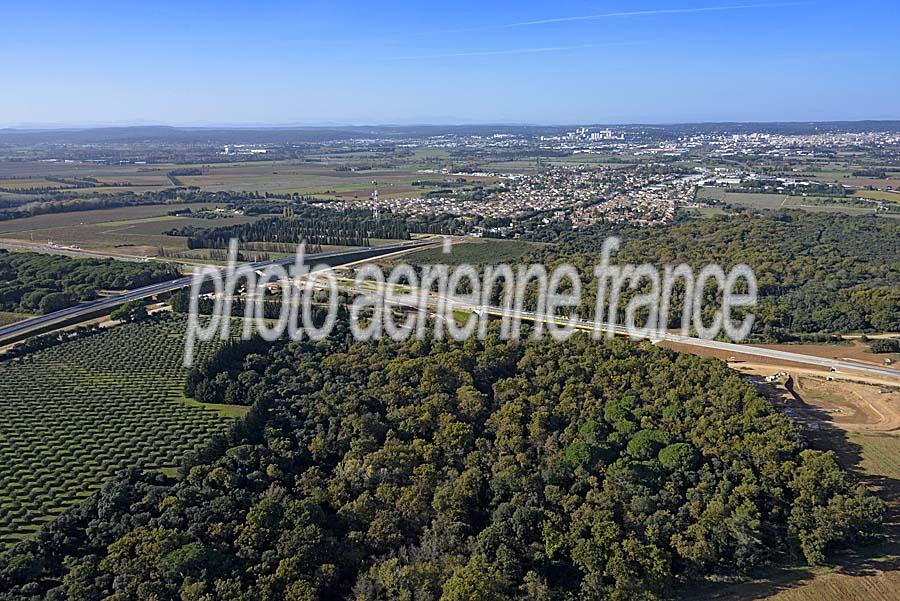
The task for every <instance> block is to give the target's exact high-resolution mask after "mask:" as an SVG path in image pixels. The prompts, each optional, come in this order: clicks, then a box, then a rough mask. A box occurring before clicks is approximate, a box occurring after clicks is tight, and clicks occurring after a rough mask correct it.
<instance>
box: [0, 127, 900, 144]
mask: <svg viewBox="0 0 900 601" xmlns="http://www.w3.org/2000/svg"><path fill="white" fill-rule="evenodd" d="M576 127H589V128H607V127H608V128H611V129H614V130H618V131H642V132H645V133H656V134H659V135H660V136H662V137H668V136H672V135H682V134H689V133H711V134H712V133H718V134H741V133H753V132H760V133H772V134H798V135H802V134H815V133H824V132H849V133H853V132H867V131H879V132H900V121H827V122H813V121H811V122H784V123H778V122H771V123H738V122H731V123H729V122H723V123H678V124H620V125H606V124H592V125H584V124H578V125H554V126H547V125H509V124H505V125H503V124H498V125H491V124H483V125H372V126H292V127H288V126H272V127H264V126H254V127H173V126H167V125H141V126H123V127H68V128H59V129H44V128H5V129H0V143H4V144H14V145H32V144H140V143H166V142H168V143H175V144H242V143H243V144H289V143H310V142H313V143H314V142H325V141H331V140H346V139H382V138H383V139H396V140H402V139H407V138H416V137H427V136H439V135H447V134H454V135H483V136H487V135H492V134H497V133H500V134H503V133H506V134H518V135H554V134H559V133H561V132H565V131H571V130H573V129H575V128H576Z"/></svg>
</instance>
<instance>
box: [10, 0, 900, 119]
mask: <svg viewBox="0 0 900 601" xmlns="http://www.w3.org/2000/svg"><path fill="white" fill-rule="evenodd" d="M51 4H52V6H51V7H50V8H49V9H48V7H47V6H46V5H28V4H16V5H11V6H9V7H6V10H5V16H6V17H7V22H9V23H15V24H16V26H15V27H10V28H8V31H7V32H5V34H4V36H3V37H2V38H0V61H2V62H0V64H2V65H3V67H4V73H5V75H6V79H7V81H10V82H15V85H14V86H10V90H11V91H10V92H8V93H7V94H5V95H3V96H2V97H0V124H2V125H3V126H10V125H17V126H20V127H21V126H29V125H31V126H34V125H44V126H46V125H52V126H83V125H86V124H102V125H104V126H105V125H112V124H114V125H119V126H127V125H134V124H172V125H176V126H219V127H221V126H223V125H239V126H246V125H251V126H259V125H261V124H266V125H276V126H277V125H284V124H293V125H300V124H303V125H311V126H315V125H324V126H334V125H358V124H365V125H374V124H384V125H400V124H416V125H418V124H426V123H427V124H435V123H438V124H447V125H450V124H465V125H470V124H575V123H602V124H623V123H646V124H667V123H698V122H794V121H796V122H810V121H856V120H890V119H900V112H898V111H900V108H898V107H900V82H898V80H897V78H895V77H890V76H889V72H890V70H889V69H886V68H885V66H886V65H891V64H894V65H896V64H900V42H898V41H897V36H896V27H897V25H898V18H897V11H896V6H895V5H894V4H893V3H891V2H888V1H886V0H860V1H859V2H856V3H854V4H853V7H852V10H850V9H848V8H847V5H846V4H845V3H842V2H837V1H835V0H824V1H816V0H812V1H808V2H807V1H800V2H797V1H793V2H792V1H786V2H754V1H753V0H743V1H741V0H732V1H731V2H727V1H723V0H682V1H680V2H679V3H678V4H673V3H671V2H664V1H662V0H644V1H641V2H625V1H622V0H617V1H607V2H583V1H577V2H576V1H574V0H563V1H561V2H557V3H554V4H553V5H552V6H548V5H546V4H545V3H539V2H534V1H528V2H519V3H508V2H504V3H492V4H484V3H476V2H472V1H469V0H464V1H462V2H458V3H453V4H452V5H441V6H431V5H428V6H421V5H417V4H412V3H397V4H394V5H392V6H389V7H383V6H374V5H368V4H365V3H361V2H352V3H349V4H347V5H345V6H343V7H342V8H341V10H337V9H336V8H335V7H334V6H333V5H332V4H329V3H325V2H318V1H315V2H307V3H303V4H301V5H298V4H296V3H287V2H280V1H275V2H264V3H261V4H255V5H253V6H252V7H250V6H238V5H225V6H223V5H221V4H219V3H211V2H200V3H192V4H191V5H190V6H183V5H181V4H177V5H176V4H174V3H166V2H162V3H154V4H152V5H133V6H132V5H122V4H120V3H111V2H105V1H101V2H97V3H95V4H94V5H92V8H91V10H82V8H81V7H77V6H73V5H70V4H66V3H51ZM875 88H877V92H878V93H877V94H875V93H871V92H872V90H873V89H875Z"/></svg>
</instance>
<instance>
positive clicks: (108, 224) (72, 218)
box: [0, 203, 258, 257]
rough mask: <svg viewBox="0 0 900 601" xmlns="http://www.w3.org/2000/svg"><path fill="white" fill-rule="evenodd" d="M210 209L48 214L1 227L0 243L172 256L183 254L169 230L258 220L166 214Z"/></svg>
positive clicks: (183, 241) (163, 207)
mask: <svg viewBox="0 0 900 601" xmlns="http://www.w3.org/2000/svg"><path fill="white" fill-rule="evenodd" d="M188 208H190V209H193V210H194V211H198V210H201V209H212V208H215V205H213V204H205V203H195V204H166V205H143V206H131V207H119V208H115V209H99V210H95V211H79V212H76V213H48V214H46V215H38V216H35V217H26V218H24V219H13V220H10V221H3V222H0V243H4V242H5V243H8V244H24V245H34V244H46V243H47V242H48V241H51V242H52V243H53V244H57V245H60V246H76V247H78V248H80V249H84V250H91V251H96V252H100V253H107V254H112V255H126V256H137V257H145V256H154V255H156V254H158V252H159V249H160V248H162V249H165V250H166V251H171V252H173V253H175V252H179V251H185V250H187V243H186V238H183V237H178V236H167V235H165V232H166V231H168V230H170V229H173V228H183V227H187V226H195V227H198V228H199V227H219V226H228V225H238V224H241V223H249V222H251V221H254V220H256V219H258V217H245V216H234V217H225V218H221V219H203V218H196V217H176V216H174V215H169V213H170V212H173V211H179V210H183V209H188Z"/></svg>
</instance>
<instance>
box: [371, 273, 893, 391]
mask: <svg viewBox="0 0 900 601" xmlns="http://www.w3.org/2000/svg"><path fill="white" fill-rule="evenodd" d="M356 291H357V292H365V293H368V294H371V291H365V290H356ZM432 298H434V299H435V301H436V300H437V299H441V300H443V302H445V303H450V302H452V303H453V305H454V308H456V309H460V310H463V311H472V312H474V313H478V314H482V313H487V314H488V315H492V316H495V317H509V318H512V319H519V320H524V321H532V322H533V321H541V322H543V323H545V324H548V323H554V324H558V325H565V323H566V322H565V321H564V320H566V318H565V317H562V316H553V315H549V314H547V313H535V312H531V311H517V310H515V309H506V308H505V307H496V306H493V305H491V306H484V305H472V304H469V303H465V302H463V301H461V300H458V299H456V298H454V297H452V296H447V295H437V294H432ZM385 302H386V303H389V304H394V305H402V306H405V307H408V308H409V307H412V306H411V305H409V304H408V303H405V302H400V301H399V300H397V299H391V298H390V296H387V297H386V298H385ZM428 304H429V305H430V306H435V305H437V302H429V303H428ZM572 324H573V325H574V327H575V328H576V329H579V330H588V331H591V332H593V331H594V330H600V331H602V332H609V331H612V332H613V333H614V334H616V335H619V336H630V335H631V334H632V333H634V332H631V331H629V329H628V328H626V327H625V326H622V325H612V326H611V325H610V324H606V323H598V322H596V321H589V320H583V319H576V320H573V321H572ZM638 337H639V338H644V339H648V340H651V341H652V342H653V343H654V344H655V343H657V342H662V341H666V342H672V343H677V344H683V345H686V346H693V347H699V348H704V349H713V350H720V351H725V352H728V353H729V354H741V355H750V356H754V357H764V358H767V359H776V360H779V361H788V362H792V363H800V364H803V365H810V366H814V367H823V368H827V369H828V370H830V371H836V372H848V371H852V372H856V373H864V374H867V375H870V376H878V377H888V378H890V379H892V380H897V381H900V370H898V369H894V368H891V367H882V366H879V365H870V364H866V363H857V362H854V361H843V360H841V359H828V358H826V357H816V356H814V355H804V354H802V353H792V352H788V351H779V350H774V349H767V348H761V347H758V346H750V345H747V344H736V343H733V342H720V341H718V340H707V339H704V338H695V337H692V336H682V335H680V334H672V333H669V332H666V331H662V330H652V331H648V332H643V333H641V335H640V336H638Z"/></svg>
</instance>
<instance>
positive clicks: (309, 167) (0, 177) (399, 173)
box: [0, 151, 494, 200]
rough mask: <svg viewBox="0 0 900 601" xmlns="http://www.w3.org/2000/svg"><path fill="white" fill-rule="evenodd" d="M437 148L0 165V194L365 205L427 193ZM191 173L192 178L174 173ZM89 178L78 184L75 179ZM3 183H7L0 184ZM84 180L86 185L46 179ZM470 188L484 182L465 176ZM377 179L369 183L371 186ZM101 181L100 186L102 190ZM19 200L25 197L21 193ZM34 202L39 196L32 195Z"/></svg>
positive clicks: (439, 155)
mask: <svg viewBox="0 0 900 601" xmlns="http://www.w3.org/2000/svg"><path fill="white" fill-rule="evenodd" d="M452 163H453V161H452V159H449V158H448V157H447V154H446V153H445V152H443V151H419V152H417V153H414V154H413V155H412V156H409V157H387V158H386V157H384V156H373V155H371V154H370V153H346V154H344V153H342V154H337V155H328V154H323V155H322V156H320V157H310V159H309V160H303V161H300V160H291V161H244V162H223V163H202V164H201V163H197V164H178V165H176V164H152V165H137V164H126V165H101V164H97V163H82V162H71V163H70V162H65V163H62V162H56V163H44V162H16V163H0V189H5V190H6V191H7V193H15V192H19V191H27V190H29V189H38V188H56V189H57V191H66V192H74V193H77V194H81V195H90V194H106V193H121V192H128V191H130V192H136V193H140V192H147V191H161V190H164V189H166V188H172V187H174V186H196V187H198V188H199V189H201V190H203V191H210V192H223V191H233V192H240V191H246V192H260V193H266V192H268V193H270V194H275V195H285V194H301V195H314V196H317V197H319V198H324V199H338V200H366V199H367V198H369V197H370V195H371V194H372V190H373V189H374V188H375V187H377V188H378V194H379V196H380V197H382V198H404V197H418V196H419V195H420V194H421V193H422V192H423V191H427V188H422V187H421V186H415V185H413V183H414V182H416V181H417V180H420V179H426V178H429V177H434V175H433V174H432V175H429V174H424V173H421V172H420V170H422V169H430V170H437V169H440V168H443V167H447V166H450V165H452ZM192 171H198V172H199V174H193V175H175V176H174V177H173V175H172V174H176V173H179V172H181V173H184V172H192ZM88 177H89V178H91V180H84V179H81V178H88ZM4 178H8V179H4ZM47 178H57V179H60V180H65V181H69V182H74V181H76V180H78V181H82V182H84V181H91V182H92V183H93V187H80V188H79V187H74V186H73V185H71V184H66V183H60V182H54V181H52V180H49V179H47ZM467 179H468V180H470V181H472V182H473V183H475V182H478V183H486V184H487V183H492V182H493V181H494V180H493V179H492V178H479V177H467ZM373 182H377V184H375V183H373ZM104 184H108V185H104ZM22 196H23V198H28V197H25V196H24V195H22ZM31 198H32V199H37V198H39V196H36V195H35V196H32V197H31Z"/></svg>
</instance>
